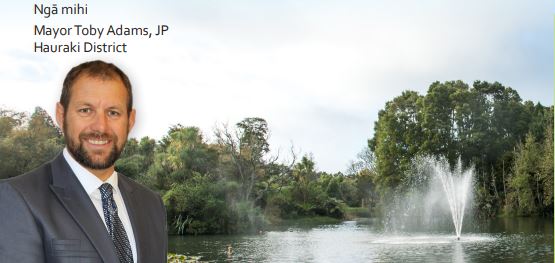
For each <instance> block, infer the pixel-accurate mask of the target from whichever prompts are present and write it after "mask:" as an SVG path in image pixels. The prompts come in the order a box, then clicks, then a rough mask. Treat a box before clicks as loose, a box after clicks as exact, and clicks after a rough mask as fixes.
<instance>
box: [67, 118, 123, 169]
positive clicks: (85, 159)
mask: <svg viewBox="0 0 555 263" xmlns="http://www.w3.org/2000/svg"><path fill="white" fill-rule="evenodd" d="M65 127H67V125H64V135H65V140H66V145H67V148H68V151H69V152H70V153H71V155H72V156H73V158H75V160H76V161H77V162H78V163H79V164H81V165H82V166H84V167H87V168H90V169H93V170H103V169H107V168H109V167H111V166H112V165H114V163H115V162H116V160H117V159H118V158H119V156H120V155H121V152H122V151H123V146H122V147H121V148H119V149H118V147H117V144H118V138H117V137H116V136H109V135H108V134H105V133H81V134H79V136H78V138H77V141H74V140H72V139H74V138H70V137H69V135H68V133H67V130H66V129H65ZM88 138H95V139H101V138H102V139H110V140H111V141H112V148H111V149H110V153H109V154H108V157H106V158H104V160H97V161H95V160H94V158H93V157H92V156H91V153H89V152H88V151H87V150H86V149H85V147H84V146H83V144H84V143H83V142H84V141H85V140H87V139H88Z"/></svg>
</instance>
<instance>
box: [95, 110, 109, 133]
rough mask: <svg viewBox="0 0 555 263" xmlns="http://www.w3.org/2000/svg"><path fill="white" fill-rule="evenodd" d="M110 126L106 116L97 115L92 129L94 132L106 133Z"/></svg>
mask: <svg viewBox="0 0 555 263" xmlns="http://www.w3.org/2000/svg"><path fill="white" fill-rule="evenodd" d="M107 125H108V117H107V116H106V115H105V114H96V116H95V118H94V122H93V124H92V125H91V128H92V129H93V130H94V131H99V132H104V131H106V127H107Z"/></svg>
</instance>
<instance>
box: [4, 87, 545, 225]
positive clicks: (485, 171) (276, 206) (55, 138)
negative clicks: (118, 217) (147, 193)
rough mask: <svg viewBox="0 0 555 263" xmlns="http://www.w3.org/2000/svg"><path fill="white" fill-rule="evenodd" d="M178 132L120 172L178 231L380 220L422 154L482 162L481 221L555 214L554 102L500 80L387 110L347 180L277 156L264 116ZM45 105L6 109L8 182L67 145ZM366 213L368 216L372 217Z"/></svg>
mask: <svg viewBox="0 0 555 263" xmlns="http://www.w3.org/2000/svg"><path fill="white" fill-rule="evenodd" d="M213 132H214V136H213V137H214V138H215V139H214V140H213V141H211V142H208V141H207V140H206V139H205V138H204V136H203V134H202V132H201V131H200V130H199V129H198V128H196V127H185V126H182V125H176V126H173V127H171V128H170V129H169V131H168V133H167V134H166V135H165V136H164V137H163V138H162V139H161V140H159V141H156V140H154V139H151V138H149V137H143V138H141V139H140V140H137V139H134V138H131V139H129V140H128V142H127V145H126V147H125V150H124V152H123V154H122V156H121V158H120V159H119V160H118V161H117V162H116V170H117V171H119V172H121V173H123V174H125V175H127V176H129V177H131V178H133V179H135V180H137V181H139V182H141V183H142V184H144V185H146V186H147V187H149V188H151V189H153V190H154V191H157V192H158V193H160V195H161V196H162V197H163V200H164V202H165V204H166V208H167V212H168V224H169V226H170V227H171V231H172V232H173V233H178V234H207V233H211V234H212V233H245V232H255V231H259V230H262V229H264V227H265V226H266V225H267V224H274V223H279V222H281V221H282V220H287V219H295V218H300V217H307V216H308V217H311V216H327V217H333V218H338V219H341V218H344V217H345V216H347V215H349V214H350V213H352V212H353V211H357V212H359V215H360V214H361V213H360V212H361V209H358V210H357V209H353V208H352V207H363V208H366V209H362V211H364V210H366V211H367V212H366V213H365V215H367V216H368V215H370V216H372V215H376V214H379V211H380V209H381V208H382V206H383V204H385V203H387V201H388V198H390V197H391V193H393V192H398V191H403V187H406V185H407V184H406V183H405V182H407V181H410V180H411V178H410V174H411V173H410V168H411V161H412V160H413V159H414V158H415V157H418V156H420V155H434V156H444V157H446V158H447V159H448V160H449V161H451V162H452V163H455V162H456V160H457V159H458V158H461V160H462V161H463V162H464V163H465V164H466V165H468V164H472V165H474V166H475V167H476V171H477V178H476V183H475V185H474V187H475V189H474V191H475V200H476V206H477V207H478V208H479V209H478V211H479V215H480V216H483V217H491V216H495V215H497V214H500V213H506V214H509V215H552V214H553V107H549V108H548V107H544V106H542V105H540V104H536V105H534V104H533V103H532V102H528V101H527V102H522V100H521V99H520V97H519V96H518V94H517V92H516V91H514V90H512V89H510V88H506V87H503V86H502V85H501V84H499V83H493V84H490V83H487V82H475V83H474V86H473V88H469V87H468V86H467V85H466V84H464V83H463V82H460V81H457V82H445V83H439V82H436V83H433V84H432V85H431V86H430V88H429V90H428V92H427V94H426V95H425V96H421V95H419V94H418V93H416V92H412V91H406V92H404V93H403V94H402V95H401V96H399V97H397V98H395V99H393V100H392V101H389V102H387V103H386V106H385V108H384V109H383V110H381V111H380V113H379V119H378V121H377V122H376V124H375V134H374V137H373V138H372V139H370V140H369V145H368V146H369V147H365V150H363V151H362V152H361V153H360V154H359V155H358V156H356V158H355V160H354V161H353V162H352V163H351V165H350V168H349V169H347V171H345V173H341V172H337V173H327V172H322V171H317V170H316V168H315V165H316V164H315V161H314V159H313V158H312V156H311V155H310V154H304V155H303V156H302V157H299V158H298V153H295V151H294V149H293V148H292V149H291V153H289V154H288V156H291V157H290V160H289V161H284V160H283V159H282V158H280V156H278V154H277V153H272V152H270V147H269V143H268V137H269V130H268V125H267V122H266V120H264V119H261V118H246V119H244V120H242V121H241V122H239V123H237V124H236V125H234V126H233V127H231V128H230V127H228V126H226V125H220V126H219V127H217V128H215V130H214V131H213ZM63 145H64V142H63V136H62V133H61V131H60V130H59V129H58V128H57V127H56V126H55V125H54V123H53V122H52V119H51V118H50V117H49V116H48V114H47V113H46V112H45V111H44V110H43V109H41V108H36V110H35V112H34V113H33V114H32V115H31V116H28V115H27V114H25V113H20V112H15V111H11V110H6V109H0V157H1V158H0V179H2V178H8V177H12V176H16V175H19V174H22V173H24V172H27V171H29V170H31V169H33V168H35V167H37V166H39V165H40V164H42V163H44V162H46V161H48V160H50V159H52V158H53V157H54V156H55V155H56V154H57V153H58V152H59V151H60V150H61V149H62V148H63ZM363 214H364V213H363Z"/></svg>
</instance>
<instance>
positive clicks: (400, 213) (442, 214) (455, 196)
mask: <svg viewBox="0 0 555 263" xmlns="http://www.w3.org/2000/svg"><path fill="white" fill-rule="evenodd" d="M473 174H474V169H472V168H470V169H463V167H462V163H461V161H460V160H459V161H458V162H457V164H456V165H455V166H454V167H453V169H451V166H450V165H449V162H448V161H447V160H446V159H444V158H439V159H438V158H434V157H430V156H427V157H419V158H416V159H415V160H414V161H413V169H412V170H411V171H409V174H408V175H407V179H406V180H404V181H403V185H401V186H400V187H399V191H398V192H397V193H395V194H394V198H393V201H392V203H391V204H390V205H388V206H386V218H385V222H384V228H385V231H386V232H388V233H392V234H399V233H400V234H403V233H417V232H418V233H434V232H437V231H449V230H450V229H453V228H452V227H453V226H454V228H455V234H456V238H457V239H458V240H460V237H461V230H462V225H463V218H464V213H465V209H466V208H467V202H469V200H471V199H472V198H471V194H472V193H471V191H472V187H471V183H472V178H473Z"/></svg>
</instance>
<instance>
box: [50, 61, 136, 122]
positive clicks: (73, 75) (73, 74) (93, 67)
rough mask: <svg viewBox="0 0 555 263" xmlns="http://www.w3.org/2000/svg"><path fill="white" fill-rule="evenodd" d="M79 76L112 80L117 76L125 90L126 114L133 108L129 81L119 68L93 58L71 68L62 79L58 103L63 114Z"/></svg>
mask: <svg viewBox="0 0 555 263" xmlns="http://www.w3.org/2000/svg"><path fill="white" fill-rule="evenodd" d="M80 76H89V77H93V78H100V79H102V80H112V79H115V78H119V79H120V80H121V82H123V85H124V86H125V89H126V90H127V114H128V115H129V113H130V112H131V110H132V109H133V91H132V90H131V82H130V81H129V78H128V77H127V75H125V73H123V71H122V70H121V69H119V68H118V67H117V66H116V65H114V64H112V63H106V62H104V61H101V60H94V61H89V62H85V63H82V64H80V65H78V66H75V67H74V68H72V69H71V70H70V71H69V72H68V73H67V75H66V78H65V79H64V85H63V88H62V95H61V96H60V104H62V106H63V107H64V110H65V111H64V114H65V113H67V107H68V105H69V98H70V97H71V88H72V86H73V84H74V82H75V80H77V79H78V78H79V77H80Z"/></svg>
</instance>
